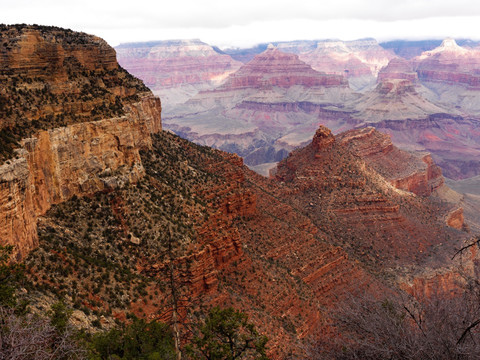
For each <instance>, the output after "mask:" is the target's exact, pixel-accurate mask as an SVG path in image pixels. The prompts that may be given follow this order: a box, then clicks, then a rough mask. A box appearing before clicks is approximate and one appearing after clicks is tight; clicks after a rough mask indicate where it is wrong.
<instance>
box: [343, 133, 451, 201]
mask: <svg viewBox="0 0 480 360" xmlns="http://www.w3.org/2000/svg"><path fill="white" fill-rule="evenodd" d="M338 138H339V141H340V142H341V143H343V144H346V145H347V146H348V147H349V149H350V150H351V151H352V152H353V153H354V154H356V155H357V156H360V157H361V158H362V159H364V160H365V161H366V162H367V164H368V165H370V166H371V167H373V168H374V169H375V171H377V172H378V173H379V174H381V175H382V176H383V177H384V178H385V179H386V180H388V181H389V182H390V183H391V184H392V185H393V186H394V187H396V188H397V189H401V190H406V191H410V192H413V193H414V194H417V195H421V196H429V195H431V194H432V193H433V192H434V191H435V190H436V189H438V188H439V187H441V186H442V185H443V184H444V182H445V181H444V178H443V176H442V171H441V169H440V168H439V167H438V166H437V165H436V164H435V163H434V162H433V160H432V158H431V156H430V155H429V154H422V153H420V154H419V153H409V152H406V151H403V150H400V149H398V148H397V147H394V146H393V144H392V141H391V138H390V136H388V135H386V134H383V133H381V132H379V131H376V130H375V129H374V128H371V127H369V128H364V129H361V130H351V131H347V132H345V133H342V134H340V135H339V136H338Z"/></svg>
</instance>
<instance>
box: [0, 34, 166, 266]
mask: <svg viewBox="0 0 480 360" xmlns="http://www.w3.org/2000/svg"><path fill="white" fill-rule="evenodd" d="M0 30H1V41H2V42H3V44H4V45H3V47H2V50H1V57H0V58H1V62H0V77H2V79H3V80H5V83H6V87H5V88H2V90H0V97H1V99H3V100H4V102H3V103H2V105H3V106H2V107H1V109H0V111H1V113H2V115H3V116H2V121H1V122H0V128H1V129H2V135H3V136H4V139H7V140H8V141H7V142H6V143H4V144H2V145H3V147H2V150H3V152H2V156H3V158H4V159H5V158H6V159H7V160H6V161H5V162H4V163H3V165H1V166H0V173H1V175H0V182H1V186H2V202H1V203H0V207H1V208H2V209H3V210H4V211H0V224H1V227H0V231H1V234H2V236H1V239H2V243H3V244H13V245H15V246H16V248H17V256H18V257H19V258H20V257H24V256H25V255H26V254H27V253H28V252H29V251H30V250H32V249H33V248H34V247H35V246H36V245H37V233H36V222H37V218H38V216H39V215H43V214H45V212H46V211H47V210H48V209H49V208H50V207H51V206H52V205H54V204H58V203H61V202H63V201H65V200H68V199H70V198H71V197H73V196H75V195H76V196H83V195H87V194H91V193H94V192H96V191H101V190H103V189H106V188H115V187H118V186H121V185H123V184H125V183H127V182H135V181H138V180H139V179H140V178H141V177H143V175H144V169H143V165H142V162H141V159H140V155H139V151H140V150H141V149H146V148H149V147H150V146H151V139H150V135H151V134H152V133H156V132H158V131H160V130H161V120H160V112H161V106H160V101H159V99H158V98H154V97H153V95H152V94H151V93H149V92H148V91H147V90H146V89H145V88H144V86H143V85H142V84H141V83H140V82H139V81H138V80H136V79H134V78H132V77H131V76H130V75H129V74H128V73H126V72H124V71H123V70H121V69H120V68H119V67H118V64H117V63H116V61H115V51H114V50H113V49H112V48H111V47H109V46H108V45H107V44H106V43H105V42H104V41H103V40H101V39H99V38H96V37H94V36H91V35H87V34H82V33H74V32H71V31H69V30H63V29H58V28H48V27H40V26H26V25H19V26H10V27H5V26H3V27H1V28H0ZM15 147H16V148H17V150H15V151H14V152H13V151H12V148H15Z"/></svg>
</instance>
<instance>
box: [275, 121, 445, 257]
mask: <svg viewBox="0 0 480 360" xmlns="http://www.w3.org/2000/svg"><path fill="white" fill-rule="evenodd" d="M319 133H320V134H323V136H315V138H314V140H313V141H312V143H311V144H310V145H308V146H307V147H305V148H303V149H301V150H296V151H294V152H292V153H291V155H290V156H289V157H287V158H286V159H284V160H282V161H281V162H280V163H279V165H278V167H277V171H276V172H275V173H274V179H276V180H277V181H279V182H283V183H285V185H286V186H288V188H289V189H290V191H289V192H288V193H286V194H284V195H283V196H285V197H286V198H288V199H289V201H290V202H291V203H292V204H295V206H296V207H297V208H300V209H302V211H304V212H305V213H307V214H308V216H309V218H310V219H312V222H313V223H314V224H316V225H318V226H321V224H326V223H328V224H329V225H328V227H331V234H332V235H333V236H334V238H336V239H337V240H336V241H337V242H335V244H337V245H338V246H342V247H343V248H348V249H350V250H349V251H348V253H349V255H350V256H352V257H354V258H356V259H362V261H366V262H369V261H372V259H376V260H375V261H380V262H383V261H385V264H386V263H388V262H389V261H392V262H397V261H400V262H402V261H411V259H412V256H413V257H418V258H423V257H424V256H425V254H424V253H423V252H424V251H425V249H427V248H430V247H431V246H435V245H434V244H437V245H438V244H440V243H441V242H442V241H446V238H443V240H440V238H438V237H437V235H438V234H437V235H433V234H432V233H431V231H432V228H431V227H428V230H427V228H426V227H425V224H427V223H430V224H432V226H433V223H435V224H436V225H435V226H434V228H435V229H436V230H440V229H443V230H441V231H446V230H445V223H444V219H445V215H446V214H447V213H448V212H450V211H451V207H452V205H451V204H446V203H445V204H442V205H441V206H439V205H438V204H434V203H430V201H423V200H422V198H421V197H416V196H412V195H411V194H409V193H408V192H406V191H397V190H396V189H395V187H394V186H396V187H397V188H400V189H402V190H407V191H410V192H414V193H417V194H418V195H422V196H424V197H428V195H430V194H431V193H432V191H434V190H435V189H436V188H438V187H439V186H441V185H442V184H443V178H442V176H441V172H440V171H439V168H438V167H437V166H435V165H434V164H433V163H432V162H431V159H430V158H429V157H428V156H425V155H421V156H418V155H414V154H411V153H406V152H404V151H401V150H399V149H397V148H395V147H394V146H393V145H392V143H391V141H390V139H389V137H388V136H387V135H384V134H380V133H378V132H377V131H375V130H374V129H372V128H369V129H362V130H355V131H349V132H346V133H344V134H340V135H338V136H337V137H336V139H335V141H332V140H333V139H332V138H333V136H332V137H330V135H328V136H325V135H326V134H327V132H326V131H325V129H322V128H320V129H319ZM325 139H329V140H327V143H328V144H327V146H318V144H324V143H325ZM319 140H323V141H319ZM410 163H411V164H410ZM434 214H435V215H434ZM353 229H355V230H353ZM415 229H416V230H415ZM436 230H435V231H436ZM351 231H355V234H356V235H352V236H350V232H351ZM414 233H415V235H414ZM441 237H442V236H441ZM414 243H415V245H413V244H414ZM345 246H346V247H345ZM413 247H415V248H418V249H419V252H417V253H416V255H414V254H413V253H411V249H412V248H413ZM420 250H421V251H420ZM372 256H373V258H372ZM387 258H388V259H389V260H387ZM401 259H403V260H401ZM407 259H409V260H407Z"/></svg>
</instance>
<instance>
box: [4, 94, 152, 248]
mask: <svg viewBox="0 0 480 360" xmlns="http://www.w3.org/2000/svg"><path fill="white" fill-rule="evenodd" d="M152 105H158V102H157V101H155V100H154V99H152V98H146V99H145V103H144V102H140V103H139V104H138V105H134V104H132V105H130V106H131V108H132V109H136V110H137V111H135V112H133V114H129V115H126V116H123V117H121V118H113V119H105V120H100V121H94V122H87V123H79V124H74V125H70V126H67V127H63V128H56V129H52V130H49V131H40V132H38V133H37V134H36V135H35V137H32V138H27V139H24V140H23V141H22V150H20V151H18V153H17V154H18V158H17V159H15V160H7V163H6V164H4V165H3V166H2V167H1V168H0V169H3V170H0V171H2V172H3V176H2V185H3V187H4V189H9V190H8V191H10V193H9V195H8V194H5V197H2V199H3V200H4V201H2V203H1V205H2V207H4V208H5V209H8V211H0V218H1V222H0V223H1V224H5V225H4V226H2V227H1V228H2V230H3V234H2V235H3V236H2V240H3V243H4V244H12V245H15V246H16V247H17V249H18V251H19V254H20V256H25V255H26V254H27V253H28V251H29V250H32V249H33V248H34V247H35V244H36V236H37V235H36V226H35V223H36V219H37V217H38V216H39V215H43V214H45V212H46V211H47V210H48V209H50V207H51V206H52V205H54V204H58V203H60V202H63V201H65V200H68V199H70V198H71V197H73V196H74V195H77V196H83V195H87V194H91V193H94V192H96V191H101V190H103V189H106V188H110V189H111V188H116V187H120V186H122V185H123V184H125V183H128V182H135V181H137V180H139V179H140V178H141V177H142V176H143V175H144V169H143V165H142V162H141V160H140V155H139V151H140V149H142V148H143V149H144V148H148V147H149V146H151V139H150V134H151V133H152V132H151V131H150V129H161V124H160V117H158V116H157V114H158V113H159V111H160V109H158V108H150V106H152ZM148 113H150V115H154V116H151V117H149V116H148ZM12 219H15V222H13V223H12ZM9 222H10V224H11V225H10V226H9V225H7V224H8V223H9Z"/></svg>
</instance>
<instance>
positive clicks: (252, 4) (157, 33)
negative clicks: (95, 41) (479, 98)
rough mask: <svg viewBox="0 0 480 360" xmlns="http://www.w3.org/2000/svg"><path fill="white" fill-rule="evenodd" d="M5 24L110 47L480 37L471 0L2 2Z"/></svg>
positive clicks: (479, 14) (478, 9)
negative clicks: (53, 30) (63, 30)
mask: <svg viewBox="0 0 480 360" xmlns="http://www.w3.org/2000/svg"><path fill="white" fill-rule="evenodd" d="M0 8H1V9H2V11H1V12H0V22H3V23H38V24H43V25H56V26H62V27H67V28H71V29H73V30H80V31H86V32H89V33H93V34H95V35H98V36H101V37H104V38H105V39H106V40H107V41H108V42H110V43H111V44H112V45H117V44H118V43H121V42H131V41H148V40H156V39H158V40H162V39H171V38H200V39H202V40H204V41H206V42H208V43H212V44H216V45H221V46H228V45H236V46H242V45H253V44H255V43H258V42H268V41H277V40H292V39H324V38H340V39H345V40H348V39H355V38H361V37H375V38H377V39H380V40H385V39H393V38H432V37H434V38H442V37H446V36H452V37H467V38H475V39H476V38H478V37H479V36H480V34H479V35H477V33H475V32H474V29H476V28H477V26H478V25H477V24H478V23H479V20H480V6H478V3H477V2H476V1H473V0H456V1H455V2H452V1H450V0H449V1H446V0H329V1H322V0H296V1H291V0H261V1H260V0H242V1H238V0H235V1H230V0H203V1H201V0H168V1H164V0H156V1H154V0H137V1H131V0H129V1H127V0H116V1H110V0H103V1H101V0H83V1H66V0H64V1H59V0H43V1H40V0H39V1H27V0H8V1H7V0H0Z"/></svg>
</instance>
